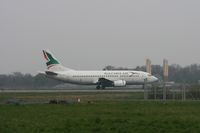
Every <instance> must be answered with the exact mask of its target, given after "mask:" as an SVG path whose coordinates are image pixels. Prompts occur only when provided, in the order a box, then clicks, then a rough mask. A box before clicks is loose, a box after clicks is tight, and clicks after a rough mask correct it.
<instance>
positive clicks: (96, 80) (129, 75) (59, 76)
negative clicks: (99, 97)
mask: <svg viewBox="0 0 200 133" xmlns="http://www.w3.org/2000/svg"><path fill="white" fill-rule="evenodd" d="M43 55H44V58H45V60H46V61H47V62H46V65H47V70H46V71H45V72H40V74H44V75H45V76H46V77H49V78H52V79H56V80H60V81H63V82H66V83H71V84H79V85H96V89H105V88H106V87H125V86H127V85H144V84H145V83H147V84H151V83H154V82H157V81H158V78H156V77H155V76H153V75H151V74H149V73H147V72H143V71H108V70H104V71H80V70H74V69H70V68H67V67H64V66H63V65H62V64H61V63H60V62H59V61H58V60H57V59H56V58H55V57H54V56H53V54H52V53H51V52H50V51H49V50H43Z"/></svg>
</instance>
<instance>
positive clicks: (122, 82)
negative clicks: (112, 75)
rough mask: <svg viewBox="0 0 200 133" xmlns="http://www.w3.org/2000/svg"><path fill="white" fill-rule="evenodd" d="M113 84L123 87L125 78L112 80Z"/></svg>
mask: <svg viewBox="0 0 200 133" xmlns="http://www.w3.org/2000/svg"><path fill="white" fill-rule="evenodd" d="M113 86H115V87H124V86H126V81H125V80H117V81H114V83H113Z"/></svg>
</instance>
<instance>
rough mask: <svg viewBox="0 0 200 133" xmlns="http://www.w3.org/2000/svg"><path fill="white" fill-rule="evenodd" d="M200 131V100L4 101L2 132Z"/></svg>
mask: <svg viewBox="0 0 200 133" xmlns="http://www.w3.org/2000/svg"><path fill="white" fill-rule="evenodd" d="M58 132H59V133H70V132H71V133H199V132H200V102H166V103H163V102H147V101H130V100H128V101H126V100H125V101H97V102H95V103H94V104H86V103H82V104H70V105H49V104H29V105H5V104H2V105H0V133H58Z"/></svg>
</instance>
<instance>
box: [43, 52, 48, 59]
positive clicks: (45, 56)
mask: <svg viewBox="0 0 200 133" xmlns="http://www.w3.org/2000/svg"><path fill="white" fill-rule="evenodd" d="M43 54H44V58H45V59H46V60H47V61H48V60H49V59H48V56H47V55H46V52H45V51H43Z"/></svg>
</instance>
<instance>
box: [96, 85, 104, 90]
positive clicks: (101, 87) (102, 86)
mask: <svg viewBox="0 0 200 133" xmlns="http://www.w3.org/2000/svg"><path fill="white" fill-rule="evenodd" d="M105 88H106V87H105V86H104V85H97V87H96V89H98V90H99V89H102V90H104V89H105Z"/></svg>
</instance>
